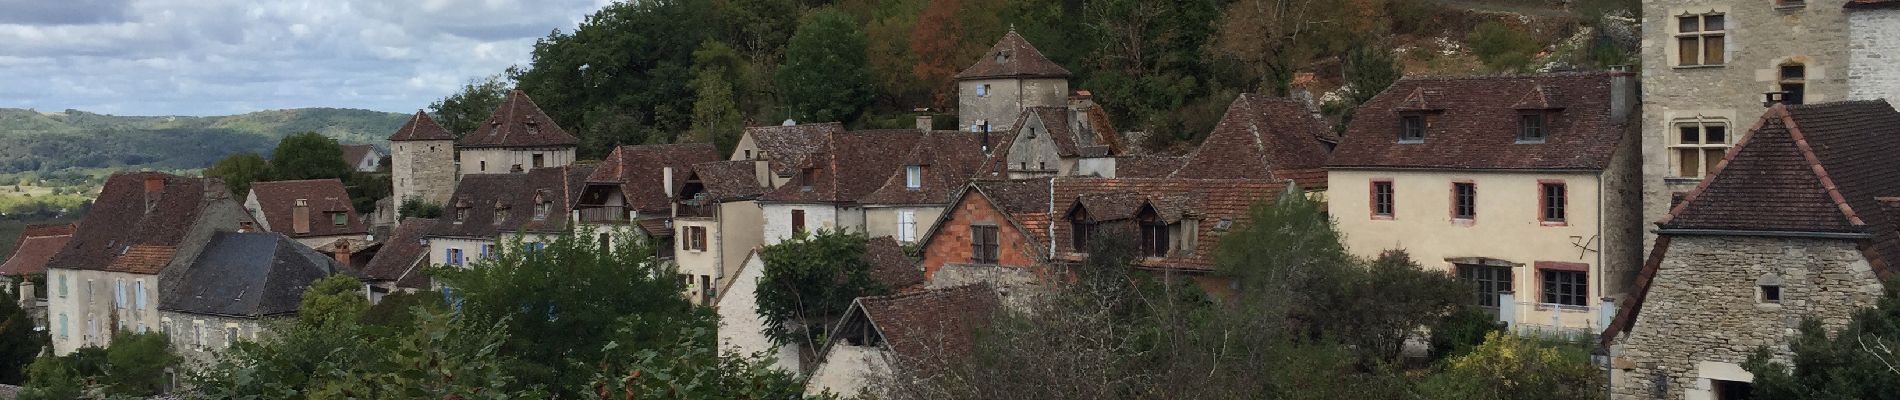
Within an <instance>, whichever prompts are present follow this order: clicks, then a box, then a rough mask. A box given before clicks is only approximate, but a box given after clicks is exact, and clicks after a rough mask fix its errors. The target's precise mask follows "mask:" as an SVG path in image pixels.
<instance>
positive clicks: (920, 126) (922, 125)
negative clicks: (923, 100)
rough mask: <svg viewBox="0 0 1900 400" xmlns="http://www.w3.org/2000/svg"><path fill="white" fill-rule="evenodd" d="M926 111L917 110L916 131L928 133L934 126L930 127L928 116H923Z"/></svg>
mask: <svg viewBox="0 0 1900 400" xmlns="http://www.w3.org/2000/svg"><path fill="white" fill-rule="evenodd" d="M928 111H929V110H928V109H922V108H919V109H917V130H920V131H924V132H929V131H931V128H933V127H935V125H931V121H930V114H925V112H928Z"/></svg>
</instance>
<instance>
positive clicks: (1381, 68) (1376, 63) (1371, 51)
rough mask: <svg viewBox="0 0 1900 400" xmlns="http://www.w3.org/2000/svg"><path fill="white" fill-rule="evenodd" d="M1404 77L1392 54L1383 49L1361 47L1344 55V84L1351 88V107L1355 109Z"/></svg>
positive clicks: (1368, 46)
mask: <svg viewBox="0 0 1900 400" xmlns="http://www.w3.org/2000/svg"><path fill="white" fill-rule="evenodd" d="M1402 76H1404V73H1403V72H1402V71H1399V65H1398V62H1397V61H1394V60H1393V59H1392V52H1390V51H1386V50H1385V48H1383V47H1377V46H1372V45H1361V46H1358V47H1354V48H1353V49H1352V52H1350V53H1347V55H1346V82H1347V85H1348V86H1350V87H1352V92H1351V94H1352V95H1351V97H1350V98H1349V100H1350V101H1351V102H1352V103H1351V105H1352V106H1354V107H1357V106H1358V105H1360V104H1366V102H1367V101H1370V100H1372V97H1373V96H1378V95H1379V92H1384V91H1385V88H1387V87H1391V86H1392V83H1393V82H1398V81H1399V78H1400V77H1402Z"/></svg>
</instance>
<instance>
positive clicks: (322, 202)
mask: <svg viewBox="0 0 1900 400" xmlns="http://www.w3.org/2000/svg"><path fill="white" fill-rule="evenodd" d="M251 194H252V195H254V196H257V205H258V208H259V209H258V210H257V212H258V213H260V214H263V217H264V224H265V225H267V226H269V227H270V230H271V231H272V232H277V233H282V234H284V235H285V236H290V237H294V238H305V237H318V236H335V235H362V234H367V233H369V226H368V225H367V224H365V223H364V222H363V220H362V219H361V218H358V217H357V215H356V208H355V207H353V206H351V205H350V193H349V191H347V190H344V189H343V181H340V180H336V179H309V180H301V181H273V182H257V183H252V184H251ZM299 201H302V202H304V204H306V205H307V207H308V208H306V209H305V211H304V212H305V213H306V214H308V215H305V216H304V217H305V218H308V219H307V220H306V222H308V223H309V224H310V226H309V231H308V232H303V233H298V232H297V231H296V229H295V226H294V225H295V220H296V214H297V213H296V211H297V203H298V202H299ZM330 213H343V214H344V216H345V218H344V220H345V222H344V224H343V225H337V224H336V223H335V222H334V221H331V218H330Z"/></svg>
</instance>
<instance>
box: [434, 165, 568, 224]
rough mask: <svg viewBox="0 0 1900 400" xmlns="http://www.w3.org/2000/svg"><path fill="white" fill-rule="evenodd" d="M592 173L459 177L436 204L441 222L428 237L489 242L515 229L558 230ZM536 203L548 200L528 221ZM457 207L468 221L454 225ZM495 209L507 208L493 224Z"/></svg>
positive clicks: (543, 170)
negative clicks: (450, 192) (544, 213)
mask: <svg viewBox="0 0 1900 400" xmlns="http://www.w3.org/2000/svg"><path fill="white" fill-rule="evenodd" d="M593 172H594V168H593V167H590V166H577V165H568V166H560V167H549V168H536V169H533V170H530V171H528V172H525V173H515V174H469V175H463V176H462V181H461V182H460V183H459V184H457V185H456V186H455V194H454V195H452V196H450V197H449V202H448V203H447V204H444V205H443V206H442V213H443V217H442V219H441V221H438V222H437V223H435V228H434V229H431V230H429V234H428V236H431V237H470V238H490V237H495V235H497V234H501V233H513V232H515V231H526V232H543V233H547V232H559V231H561V230H563V229H566V227H567V220H568V213H569V212H570V210H571V209H572V207H573V205H574V199H576V198H579V197H580V192H581V189H583V188H585V187H586V179H587V176H588V175H589V174H592V173H593ZM536 200H542V201H546V202H548V215H547V216H546V217H545V218H543V219H539V220H536V219H534V208H535V204H536V203H535V201H536ZM463 209H466V210H467V215H468V218H467V219H466V220H461V221H457V220H456V214H457V212H458V211H460V210H463ZM501 209H506V210H507V215H508V219H506V220H503V221H500V222H499V223H498V222H496V221H495V217H496V214H499V213H500V212H498V210H501Z"/></svg>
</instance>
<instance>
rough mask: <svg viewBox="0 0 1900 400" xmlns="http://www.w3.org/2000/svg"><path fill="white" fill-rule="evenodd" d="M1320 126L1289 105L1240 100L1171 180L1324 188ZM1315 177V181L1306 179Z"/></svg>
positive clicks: (1300, 107) (1249, 97)
mask: <svg viewBox="0 0 1900 400" xmlns="http://www.w3.org/2000/svg"><path fill="white" fill-rule="evenodd" d="M1329 130H1330V128H1327V126H1326V123H1325V122H1323V121H1320V120H1319V118H1318V117H1315V116H1314V115H1313V113H1312V112H1309V111H1308V110H1307V109H1306V103H1303V102H1300V101H1298V100H1292V99H1278V98H1266V97H1261V96H1259V95H1254V94H1242V95H1240V97H1239V98H1237V99H1234V102H1233V104H1232V105H1230V106H1228V107H1227V114H1226V115H1224V116H1222V117H1221V121H1220V123H1219V124H1216V125H1214V131H1213V132H1212V133H1209V134H1208V136H1207V139H1206V140H1204V141H1202V142H1201V146H1200V148H1198V149H1195V150H1194V152H1193V153H1192V154H1189V155H1188V159H1187V163H1186V164H1184V165H1182V166H1181V168H1180V169H1178V170H1176V171H1174V174H1173V175H1172V176H1173V177H1176V178H1187V179H1269V180H1287V179H1298V178H1307V179H1306V180H1305V181H1302V182H1300V185H1301V186H1307V187H1321V186H1325V183H1326V177H1325V174H1324V172H1323V171H1324V168H1325V167H1326V159H1327V157H1328V150H1327V145H1326V143H1325V142H1324V141H1322V140H1321V139H1322V138H1323V137H1325V136H1326V135H1327V134H1326V132H1327V131H1329ZM1316 172H1317V176H1318V179H1312V177H1313V176H1315V173H1316Z"/></svg>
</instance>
